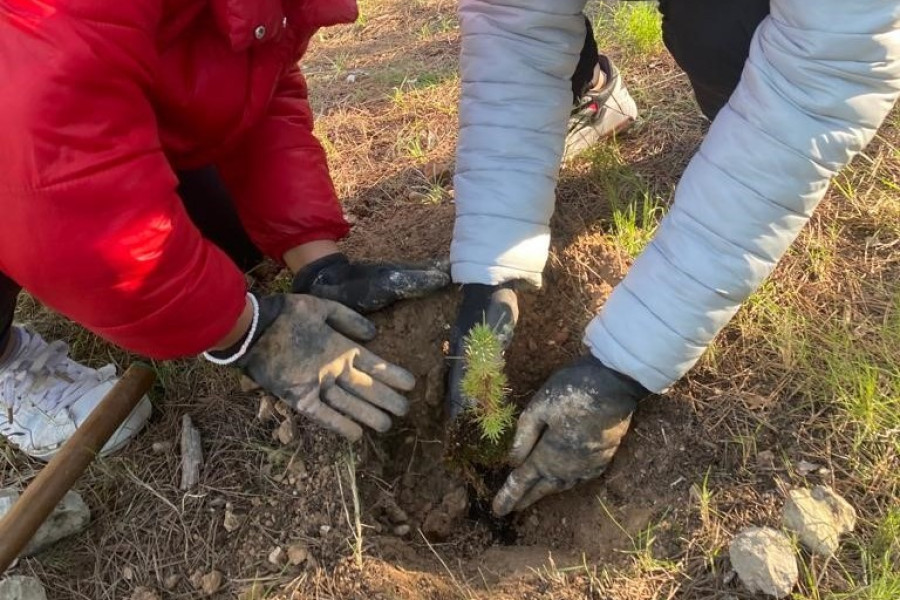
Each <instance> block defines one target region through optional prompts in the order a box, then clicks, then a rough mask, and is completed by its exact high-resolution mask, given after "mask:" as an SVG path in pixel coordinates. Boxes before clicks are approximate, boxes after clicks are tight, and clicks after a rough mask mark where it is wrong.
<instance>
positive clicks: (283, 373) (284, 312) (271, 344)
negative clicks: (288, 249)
mask: <svg viewBox="0 0 900 600" xmlns="http://www.w3.org/2000/svg"><path fill="white" fill-rule="evenodd" d="M259 309H260V310H259V315H260V316H259V326H258V330H257V333H256V335H254V339H253V341H252V345H251V346H250V348H249V350H248V351H247V353H246V355H244V356H243V357H242V358H241V359H240V360H238V361H237V363H235V364H236V365H237V366H238V367H240V368H241V369H242V370H243V371H244V373H245V374H246V375H247V376H248V377H250V379H252V380H253V381H255V382H256V383H257V384H258V385H259V386H260V387H262V388H263V389H265V390H266V391H268V392H269V393H271V394H274V395H275V396H277V397H278V398H280V399H281V400H283V401H284V402H286V403H287V404H288V405H290V406H291V407H292V408H293V409H294V410H296V411H297V412H299V413H300V414H302V415H305V416H307V417H309V418H310V419H312V420H313V421H315V422H317V423H318V424H320V425H322V426H323V427H326V428H328V429H331V430H333V431H336V432H338V433H340V434H341V435H343V436H344V437H346V438H348V439H350V440H351V441H355V440H358V439H359V438H361V437H362V434H363V429H362V427H361V426H362V425H365V426H368V427H371V428H372V429H374V430H375V431H379V432H384V431H387V430H388V429H389V428H390V426H391V417H390V415H396V416H403V415H405V414H406V413H407V411H408V409H409V403H408V402H407V400H406V398H404V397H403V396H402V395H400V394H399V393H398V392H397V391H396V390H400V391H409V390H411V389H412V388H413V386H414V385H415V378H414V377H413V375H412V373H409V372H408V371H406V370H405V369H402V368H400V367H398V366H396V365H393V364H391V363H388V362H386V361H384V360H382V359H381V358H379V357H378V356H376V355H375V354H373V353H372V352H370V351H369V350H366V349H365V348H363V347H362V346H360V345H359V344H358V343H356V342H355V341H353V340H360V341H368V340H371V339H372V338H374V337H375V333H376V332H375V326H374V325H373V324H372V323H371V322H370V321H369V320H368V319H366V318H365V317H363V316H362V315H359V314H357V313H355V312H353V311H352V310H350V309H349V308H347V307H345V306H343V305H341V304H338V303H337V302H332V301H330V300H323V299H321V298H315V297H313V296H303V295H296V294H287V295H277V296H269V297H265V298H262V299H260V300H259Z"/></svg>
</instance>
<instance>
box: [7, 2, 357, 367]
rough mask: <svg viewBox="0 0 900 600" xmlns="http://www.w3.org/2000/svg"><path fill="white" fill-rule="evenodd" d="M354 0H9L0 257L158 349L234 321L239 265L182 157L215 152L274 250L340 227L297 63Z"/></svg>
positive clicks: (248, 217)
mask: <svg viewBox="0 0 900 600" xmlns="http://www.w3.org/2000/svg"><path fill="white" fill-rule="evenodd" d="M356 13H357V9H356V3H355V1H354V0H0V271H2V272H3V273H5V274H6V275H8V276H9V277H11V278H12V279H14V280H15V281H17V282H18V283H19V284H20V285H22V286H23V287H24V288H25V289H27V290H28V291H29V292H30V293H31V294H32V295H34V296H35V297H37V298H38V299H40V300H41V301H42V302H44V303H45V304H46V305H48V306H50V307H52V308H54V309H56V310H58V311H59V312H61V313H63V314H65V315H66V316H68V317H70V318H71V319H73V320H75V321H77V322H78V323H81V324H82V325H84V326H85V327H87V328H88V329H90V330H92V331H94V332H96V333H97V334H99V335H101V336H103V337H104V338H106V339H108V340H111V341H113V342H115V343H116V344H119V345H121V346H123V347H125V348H128V349H131V350H134V351H136V352H140V353H143V354H146V355H149V356H151V357H154V358H172V357H176V356H184V355H191V354H196V353H198V352H200V351H202V350H205V349H207V348H209V347H210V346H212V345H214V344H215V343H216V342H217V341H218V340H220V339H222V338H223V337H224V336H225V334H226V333H227V332H228V331H229V330H230V329H231V328H232V327H233V326H234V323H235V321H236V320H237V317H238V315H239V314H240V312H241V310H242V309H243V306H244V291H245V284H244V278H243V276H242V274H241V273H240V271H239V270H238V269H237V267H236V266H235V265H234V264H233V263H232V262H231V261H230V260H229V259H228V257H226V256H225V254H224V253H223V252H222V251H220V250H219V249H218V248H216V247H215V246H213V245H212V244H211V243H210V242H208V241H206V240H205V239H204V238H203V237H202V236H201V234H200V233H199V231H198V230H197V229H196V228H195V227H194V225H193V223H192V222H191V221H190V220H189V218H188V216H187V214H186V212H185V210H184V208H183V206H182V204H181V201H180V199H179V197H178V196H177V195H176V192H175V189H176V185H177V181H176V177H175V175H174V170H177V169H182V168H191V167H197V166H203V165H211V164H213V165H218V166H219V167H220V172H221V173H222V175H223V177H224V179H225V181H226V183H227V185H228V187H229V190H230V192H231V194H232V196H233V197H234V200H235V203H236V204H237V208H238V212H239V214H240V216H241V219H242V221H243V223H244V225H245V227H246V229H247V231H248V233H249V234H250V236H251V238H252V239H253V241H254V242H255V243H256V244H257V246H259V247H260V249H262V251H263V252H265V253H266V254H267V255H269V256H272V257H274V258H276V259H279V260H280V259H281V256H282V255H283V254H284V252H285V250H287V249H289V248H291V247H293V246H296V245H298V244H301V243H304V242H308V241H312V240H321V239H329V240H335V239H338V238H340V237H341V236H343V235H344V234H346V232H347V224H346V223H345V221H344V219H343V217H342V213H341V209H340V206H339V204H338V202H337V198H336V195H335V192H334V187H333V185H332V183H331V179H330V177H329V174H328V166H327V164H326V160H325V154H324V152H323V150H322V148H321V146H320V145H319V143H318V142H317V141H316V139H315V138H314V137H313V134H312V114H311V111H310V107H309V104H308V102H307V94H306V84H305V82H304V80H303V77H302V75H301V74H300V71H299V68H298V67H297V66H296V62H297V60H298V59H299V58H300V56H301V55H302V54H303V53H304V51H305V50H306V47H307V44H308V43H309V40H310V38H311V36H312V35H313V33H314V32H315V31H316V29H317V28H319V27H321V26H325V25H332V24H335V23H339V22H351V21H353V20H354V19H355V18H356Z"/></svg>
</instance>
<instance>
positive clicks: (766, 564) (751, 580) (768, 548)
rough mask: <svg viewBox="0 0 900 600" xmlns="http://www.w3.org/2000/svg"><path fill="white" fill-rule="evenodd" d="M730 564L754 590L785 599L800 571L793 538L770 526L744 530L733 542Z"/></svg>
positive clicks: (747, 585) (795, 582) (750, 588)
mask: <svg viewBox="0 0 900 600" xmlns="http://www.w3.org/2000/svg"><path fill="white" fill-rule="evenodd" d="M728 554H729V556H730V557H731V566H732V567H734V570H735V571H737V574H738V577H740V579H741V581H742V582H743V584H744V585H745V586H746V587H747V589H748V590H750V591H751V592H762V593H763V594H767V595H769V596H774V597H775V598H786V597H787V596H789V595H790V593H791V590H792V589H794V586H795V585H796V584H797V579H799V577H800V572H799V570H798V568H797V559H796V558H795V557H794V549H793V548H792V547H791V541H790V540H789V539H788V538H787V536H785V535H784V534H783V533H781V532H779V531H776V530H774V529H770V528H768V527H751V528H749V529H745V530H744V531H742V532H741V533H740V534H738V535H737V537H735V538H734V540H732V542H731V547H730V548H729V550H728Z"/></svg>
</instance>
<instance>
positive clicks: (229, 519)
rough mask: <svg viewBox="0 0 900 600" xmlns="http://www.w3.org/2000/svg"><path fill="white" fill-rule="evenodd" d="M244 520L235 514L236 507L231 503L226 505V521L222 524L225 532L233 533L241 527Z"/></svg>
mask: <svg viewBox="0 0 900 600" xmlns="http://www.w3.org/2000/svg"><path fill="white" fill-rule="evenodd" d="M241 521H242V519H241V518H240V517H239V516H238V515H236V514H235V513H234V506H232V504H231V502H229V503H228V504H226V505H225V519H224V521H223V523H222V526H223V527H224V528H225V531H227V532H228V533H231V532H232V531H234V530H235V529H237V528H238V527H240V526H241Z"/></svg>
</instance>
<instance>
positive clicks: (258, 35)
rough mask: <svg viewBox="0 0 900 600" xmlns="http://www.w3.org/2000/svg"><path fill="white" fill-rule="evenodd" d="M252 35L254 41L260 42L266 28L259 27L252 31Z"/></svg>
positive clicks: (264, 35)
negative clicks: (254, 38)
mask: <svg viewBox="0 0 900 600" xmlns="http://www.w3.org/2000/svg"><path fill="white" fill-rule="evenodd" d="M253 35H254V36H256V39H258V40H261V39H263V38H264V37H266V28H265V26H264V25H260V26H259V27H257V28H256V29H254V30H253Z"/></svg>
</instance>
